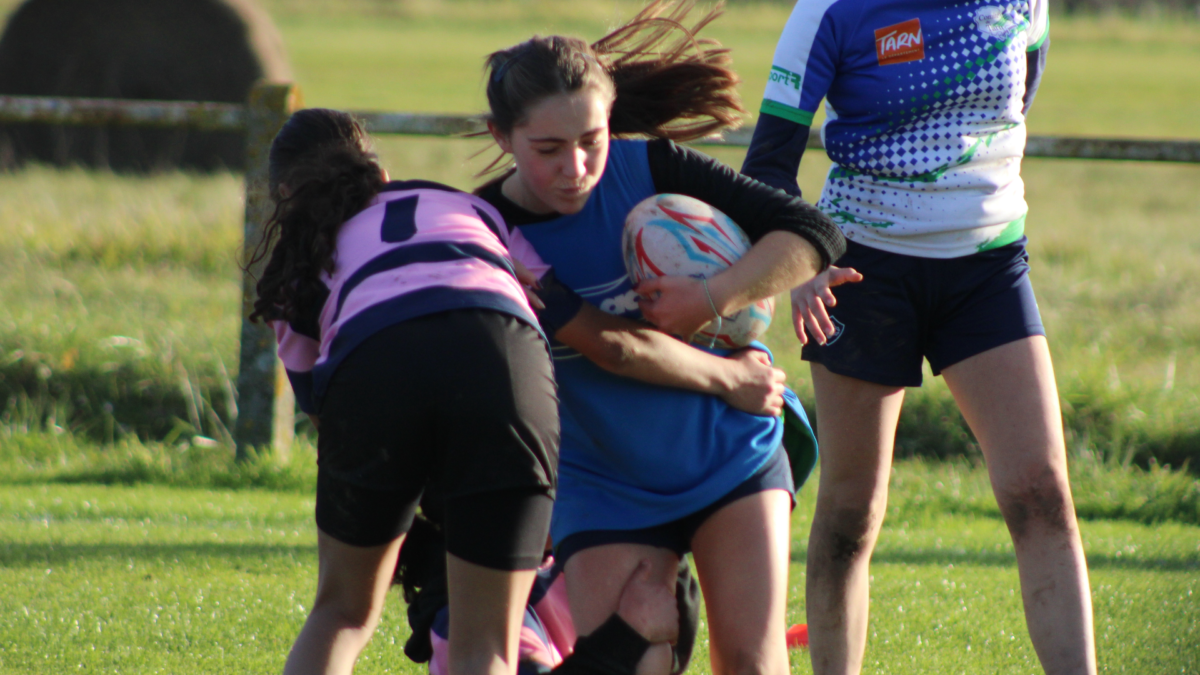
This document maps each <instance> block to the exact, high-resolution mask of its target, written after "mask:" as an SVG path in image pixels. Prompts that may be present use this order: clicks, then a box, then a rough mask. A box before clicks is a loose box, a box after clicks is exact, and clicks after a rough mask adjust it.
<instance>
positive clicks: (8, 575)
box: [0, 462, 1200, 674]
mask: <svg viewBox="0 0 1200 675" xmlns="http://www.w3.org/2000/svg"><path fill="white" fill-rule="evenodd" d="M930 471H931V469H930V468H929V467H928V466H927V465H924V464H920V463H909V462H901V463H899V464H898V466H897V468H896V470H895V476H894V478H893V483H894V486H895V489H894V492H893V495H894V497H893V504H892V507H891V509H890V510H889V513H888V520H887V522H886V524H885V527H884V531H883V534H882V536H881V538H880V543H879V547H878V550H877V553H876V556H875V562H874V564H873V566H872V577H873V597H874V601H873V605H872V609H873V615H872V628H871V630H872V636H871V642H870V646H869V647H868V651H867V664H868V670H869V671H873V672H917V671H928V672H948V673H950V672H952V673H959V672H967V673H976V672H1004V673H1012V672H1017V673H1021V672H1030V673H1032V672H1037V665H1036V660H1035V657H1034V655H1033V651H1032V647H1031V646H1030V644H1029V641H1028V637H1027V636H1026V634H1025V630H1024V622H1023V618H1022V611H1021V606H1020V597H1019V595H1018V594H1017V591H1016V587H1017V586H1016V584H1017V579H1016V571H1015V567H1014V559H1013V555H1012V551H1011V545H1010V544H1009V542H1008V535H1007V533H1006V531H1005V529H1004V525H1003V523H1002V522H1001V521H1000V520H999V519H997V518H995V517H992V516H988V515H983V514H968V513H953V514H948V515H947V514H937V515H936V516H933V515H931V513H930V512H929V511H928V510H926V509H925V508H924V507H923V506H922V505H921V503H920V502H921V495H929V494H930V493H932V494H934V495H936V494H939V493H944V494H945V495H949V494H951V493H952V492H953V491H954V490H955V489H956V488H955V487H954V485H953V484H952V482H947V481H946V480H943V481H940V482H938V481H934V482H928V480H929V478H930ZM934 473H936V470H934ZM959 473H960V474H961V475H960V479H961V480H962V481H965V482H967V483H972V484H973V483H977V482H978V481H979V480H980V477H979V475H978V471H976V470H971V469H968V468H966V467H960V468H959ZM941 478H947V476H944V475H942V476H941ZM957 489H959V490H961V489H962V488H961V486H960V487H959V488H957ZM812 499H813V490H811V489H808V490H804V491H803V492H802V493H801V498H800V504H799V505H798V506H797V508H796V511H795V514H794V516H793V550H792V558H793V561H794V564H793V565H792V567H791V570H790V579H791V581H790V584H791V587H792V589H793V590H792V591H791V593H790V594H789V598H790V602H789V611H788V620H789V622H790V623H794V622H802V621H804V606H803V578H804V576H803V575H804V566H803V560H804V556H805V550H806V544H805V542H806V539H807V531H808V527H809V525H810V518H811V513H812ZM312 509H313V501H312V498H311V496H309V495H308V494H306V493H297V492H291V491H285V492H274V491H261V490H259V491H244V490H243V491H228V490H199V489H188V488H170V487H155V486H139V487H128V486H121V485H113V486H97V485H54V484H50V485H8V486H5V488H4V489H3V490H0V584H3V587H4V588H5V589H6V593H5V594H4V595H3V597H0V672H4V673H42V672H66V671H68V670H69V671H71V672H113V671H118V672H131V673H142V672H145V673H150V672H191V673H196V672H225V671H229V670H233V669H236V670H239V671H243V672H263V671H271V670H274V671H278V670H279V668H280V667H281V665H282V662H283V659H284V657H285V655H286V653H287V650H288V648H289V646H290V644H291V641H292V640H293V639H294V637H295V634H296V633H297V632H298V630H299V627H300V625H301V623H302V622H303V619H304V616H305V613H306V612H305V610H306V608H307V607H309V606H310V605H309V603H311V601H312V593H313V588H314V583H315V577H316V554H315V545H314V543H315V533H314V529H313V525H312ZM1082 528H1083V539H1084V545H1085V549H1086V551H1087V555H1088V558H1089V561H1090V564H1091V570H1092V572H1091V580H1092V588H1093V598H1094V603H1095V610H1096V626H1097V647H1098V653H1099V659H1100V665H1101V670H1102V672H1112V673H1117V672H1176V673H1179V672H1183V673H1188V672H1197V670H1198V669H1200V652H1198V651H1197V650H1196V649H1195V645H1196V644H1197V643H1198V641H1200V603H1197V601H1196V597H1197V596H1200V574H1198V573H1197V572H1198V571H1200V547H1198V546H1197V542H1198V541H1200V527H1197V526H1195V525H1184V524H1179V523H1160V524H1158V525H1155V526H1147V525H1142V524H1137V523H1130V522H1112V521H1106V522H1084V523H1083V524H1082ZM407 634H408V629H407V624H406V622H405V619H404V614H403V603H401V602H400V601H399V598H398V597H397V595H393V596H392V598H391V599H390V601H389V605H388V608H387V610H386V612H385V614H384V619H383V624H382V626H381V628H380V631H379V633H378V634H377V635H376V638H375V640H374V641H373V642H372V643H371V645H370V647H369V648H368V650H367V652H366V653H365V654H364V658H363V661H362V662H361V665H360V668H359V669H358V670H357V671H356V672H360V673H376V672H406V673H414V674H415V673H419V672H423V668H420V667H418V666H415V665H413V664H411V663H409V662H407V660H406V659H405V658H404V656H403V654H402V653H401V647H402V645H403V642H404V640H405V639H406V637H407ZM704 638H705V633H702V634H701V639H700V643H699V644H700V647H699V648H698V654H697V660H696V662H695V663H696V664H697V665H696V669H695V672H701V673H705V672H708V668H707V665H706V661H707V658H706V654H705V647H704V645H705V644H706V643H705V639H704ZM792 665H793V672H797V673H807V672H811V670H810V667H809V665H808V662H807V656H806V654H804V653H803V652H794V653H793V664H792Z"/></svg>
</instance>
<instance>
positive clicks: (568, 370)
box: [519, 141, 798, 542]
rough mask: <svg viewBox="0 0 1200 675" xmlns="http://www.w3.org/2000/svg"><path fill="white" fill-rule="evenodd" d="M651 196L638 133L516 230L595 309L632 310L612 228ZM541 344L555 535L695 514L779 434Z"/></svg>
mask: <svg viewBox="0 0 1200 675" xmlns="http://www.w3.org/2000/svg"><path fill="white" fill-rule="evenodd" d="M654 193H655V186H654V181H653V179H652V177H651V175H650V168H649V163H648V161H647V155H646V143H645V141H613V142H612V144H611V146H610V149H609V155H608V164H607V165H606V167H605V170H604V175H603V177H602V178H601V181H600V184H599V185H598V186H597V187H596V189H595V190H594V191H593V192H592V194H591V197H590V198H589V200H588V202H587V205H586V206H585V207H584V209H583V210H582V211H581V212H579V213H576V214H572V215H566V216H560V217H557V218H554V219H551V220H547V221H542V222H536V223H531V224H526V225H521V226H520V228H519V229H520V231H521V233H522V234H523V235H524V236H525V238H526V239H527V240H528V241H529V242H530V243H531V244H533V247H534V249H536V251H537V253H538V255H539V256H540V257H541V259H542V260H544V261H545V262H546V263H548V264H549V265H551V266H552V267H553V268H554V274H555V275H556V277H557V279H558V281H559V282H561V283H563V284H564V285H566V286H567V287H568V288H570V289H572V290H573V291H574V292H576V293H578V294H579V295H580V296H582V297H583V298H584V299H585V300H587V301H588V302H590V303H591V304H593V305H595V306H596V307H599V308H600V309H601V310H602V311H604V312H607V313H609V314H616V315H620V316H625V317H628V318H632V319H640V318H641V312H640V310H639V308H638V304H637V302H636V297H637V294H636V293H635V292H634V291H633V287H632V284H631V282H630V280H629V277H628V275H627V274H626V271H625V263H624V260H623V258H622V255H621V232H622V230H623V228H624V224H625V216H626V215H627V214H628V213H629V211H630V210H631V209H632V208H633V207H634V205H636V204H637V203H638V202H640V201H641V200H643V199H645V198H646V197H649V196H650V195H652V194H654ZM552 351H553V355H554V365H555V377H556V379H557V380H558V386H559V398H560V405H559V414H560V417H561V420H562V444H561V449H560V459H559V469H558V480H559V483H558V498H557V502H556V503H555V507H554V520H553V522H552V524H551V535H552V537H553V539H554V541H556V542H558V541H562V539H563V538H564V537H566V536H568V535H570V534H574V533H576V532H583V531H589V530H625V529H639V528H644V527H650V526H653V525H659V524H662V523H666V522H669V521H672V520H675V519H678V518H681V517H683V516H685V515H688V514H691V513H693V512H695V511H698V510H700V509H702V508H704V507H705V506H708V505H709V504H711V503H713V502H714V501H716V500H717V499H719V498H721V497H722V496H724V495H725V494H726V493H728V492H729V491H730V490H732V489H733V488H734V487H736V486H737V485H739V484H740V483H742V482H743V481H745V480H746V479H747V478H749V477H750V476H751V475H753V474H754V472H755V471H757V470H758V469H759V468H761V467H762V466H763V465H764V464H765V463H766V461H767V460H768V459H769V458H770V456H771V454H772V453H773V452H775V450H776V449H777V448H778V447H779V446H780V444H781V442H782V440H783V432H784V429H783V422H782V420H781V419H779V418H773V417H762V416H757V415H751V414H748V413H744V412H741V411H739V410H735V409H734V408H731V407H730V406H729V405H728V404H726V403H725V402H724V401H722V400H721V399H719V398H717V397H715V396H710V395H707V394H700V393H694V392H690V391H685V390H682V389H674V388H669V387H660V386H656V385H651V384H646V383H643V382H639V381H636V380H632V379H629V378H625V377H619V376H617V375H613V374H611V373H609V372H607V371H605V370H603V369H601V368H600V367H599V366H596V365H595V364H593V363H592V362H591V361H589V360H588V359H587V358H585V357H584V356H582V355H581V354H579V353H578V352H576V351H574V350H573V349H571V348H570V347H567V346H565V345H562V344H554V345H553V348H552ZM714 352H716V353H724V352H720V351H719V350H714ZM789 396H791V395H790V392H789ZM791 402H792V403H793V404H795V403H796V401H795V399H794V396H792V397H791ZM796 407H798V406H796Z"/></svg>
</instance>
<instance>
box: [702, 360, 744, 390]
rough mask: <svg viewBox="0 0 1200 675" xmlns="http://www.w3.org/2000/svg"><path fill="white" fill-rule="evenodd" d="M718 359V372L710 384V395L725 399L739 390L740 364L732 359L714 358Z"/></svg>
mask: <svg viewBox="0 0 1200 675" xmlns="http://www.w3.org/2000/svg"><path fill="white" fill-rule="evenodd" d="M714 358H716V359H718V363H717V369H716V372H715V373H714V374H713V377H712V380H711V381H710V382H709V386H708V393H710V394H712V395H714V396H717V397H720V398H724V397H725V396H728V395H729V394H730V393H732V392H733V391H734V390H735V389H737V380H738V377H737V369H738V367H739V364H738V362H737V361H734V360H733V359H730V358H725V357H720V356H714Z"/></svg>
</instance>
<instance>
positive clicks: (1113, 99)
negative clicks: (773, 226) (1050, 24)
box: [0, 0, 1200, 470]
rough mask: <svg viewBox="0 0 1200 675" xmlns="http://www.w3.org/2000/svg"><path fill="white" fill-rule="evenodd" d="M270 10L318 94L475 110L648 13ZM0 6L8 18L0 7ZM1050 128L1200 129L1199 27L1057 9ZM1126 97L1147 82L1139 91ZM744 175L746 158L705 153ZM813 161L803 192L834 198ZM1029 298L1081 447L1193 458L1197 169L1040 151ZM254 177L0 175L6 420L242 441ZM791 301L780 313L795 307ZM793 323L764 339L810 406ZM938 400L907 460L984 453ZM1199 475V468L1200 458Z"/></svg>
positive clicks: (423, 170)
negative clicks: (539, 57)
mask: <svg viewBox="0 0 1200 675" xmlns="http://www.w3.org/2000/svg"><path fill="white" fill-rule="evenodd" d="M322 2H323V0H304V1H303V2H302V1H301V0H296V1H295V2H290V1H285V0H277V1H275V2H269V3H267V4H268V7H270V8H272V9H274V10H278V11H277V14H276V18H277V20H278V21H279V23H280V26H281V28H282V30H283V33H284V35H285V38H286V40H287V43H288V47H289V49H290V51H291V54H292V58H293V61H294V63H295V66H296V72H297V75H298V78H299V81H300V83H301V86H302V87H303V88H304V90H305V92H306V94H307V96H308V102H309V103H310V104H316V105H330V106H335V107H348V108H372V107H374V108H388V109H400V110H442V111H456V112H472V111H476V110H479V109H480V108H481V107H482V97H481V90H480V82H479V64H480V63H481V59H482V56H483V55H484V54H485V53H486V52H487V51H489V50H490V49H494V48H497V47H499V46H503V45H506V44H510V43H512V42H514V41H516V40H519V39H523V38H524V37H527V36H528V35H530V34H532V33H534V32H543V33H544V32H550V31H558V30H561V31H566V32H572V33H576V34H581V35H584V36H592V37H597V36H599V35H600V34H602V33H603V31H604V30H606V29H607V28H608V27H611V26H612V25H613V24H614V23H615V22H617V21H619V20H620V19H621V18H624V17H628V16H629V15H630V14H632V12H633V11H634V10H635V8H636V7H637V6H639V4H640V3H638V2H634V1H632V0H621V1H616V0H613V1H601V0H595V1H592V2H580V3H561V2H550V1H549V0H528V1H520V2H518V1H516V0H503V1H499V2H489V3H481V2H478V1H476V0H454V1H445V2H434V1H433V0H413V1H411V2H377V1H376V0H355V1H354V2H352V3H350V4H341V3H339V5H338V6H339V7H341V8H342V9H343V10H345V11H340V12H332V11H331V10H330V7H329V6H326V5H323V4H322ZM2 7H3V6H2V5H0V8H2ZM787 11H788V8H787V7H785V6H782V5H778V4H772V3H739V4H737V5H734V6H731V7H730V9H729V12H728V14H727V15H726V16H725V17H723V18H722V19H720V20H719V21H718V22H717V23H716V24H714V25H713V26H712V27H711V34H712V35H713V36H715V37H718V38H720V39H721V40H722V41H723V42H725V43H727V44H728V45H730V46H731V47H733V49H734V56H735V64H736V65H737V66H738V68H739V70H740V72H741V73H742V75H743V77H744V78H745V79H746V82H745V84H744V85H743V87H742V92H743V96H744V98H745V99H746V100H747V101H748V103H749V106H750V107H751V108H754V107H755V101H756V100H757V97H758V96H759V93H760V92H761V91H762V86H763V78H764V77H765V72H764V71H765V64H767V63H768V62H769V59H770V54H771V51H772V50H773V48H774V43H775V40H776V39H777V36H778V31H779V29H780V26H781V25H782V21H783V20H784V18H786V15H787ZM1053 35H1054V37H1053V39H1054V46H1053V47H1052V54H1051V62H1050V68H1049V71H1048V72H1047V75H1046V79H1045V80H1044V82H1043V85H1042V90H1041V92H1040V93H1039V96H1038V100H1037V102H1036V103H1035V106H1034V110H1033V114H1032V117H1031V129H1032V131H1033V132H1035V133H1104V134H1112V135H1140V136H1172V135H1183V136H1192V137H1200V116H1197V115H1194V114H1191V108H1192V107H1194V106H1191V105H1190V103H1189V102H1191V101H1195V100H1200V69H1195V68H1191V67H1190V66H1188V64H1190V63H1192V62H1194V61H1195V59H1196V57H1197V56H1198V55H1200V38H1198V37H1197V35H1200V33H1197V31H1195V30H1194V26H1191V25H1188V24H1182V25H1175V24H1172V23H1169V22H1163V21H1143V22H1134V21H1129V20H1125V19H1120V18H1113V17H1108V18H1103V17H1101V18H1082V19H1075V18H1061V19H1056V21H1055V23H1054V28H1053ZM1131 87H1134V89H1131ZM379 145H380V152H381V155H382V156H383V158H384V160H385V163H386V164H387V165H388V166H389V168H390V169H391V171H392V174H393V175H394V176H398V177H421V178H429V179H433V180H440V181H443V182H446V183H450V184H452V185H457V186H460V187H470V186H472V185H473V184H475V180H474V179H473V177H472V176H473V174H474V172H475V171H477V170H478V169H479V168H481V167H482V165H483V161H482V160H480V159H479V158H475V159H472V155H473V154H474V153H475V152H477V151H479V150H481V149H485V148H486V144H484V143H481V142H478V141H461V140H451V141H447V140H438V139H428V138H408V139H398V138H386V139H381V141H380V144H379ZM712 152H713V153H714V154H716V155H717V156H718V157H720V158H721V159H723V160H725V161H727V162H729V163H730V164H733V165H734V166H737V165H739V164H740V162H741V155H742V151H740V150H737V149H713V150H712ZM827 165H828V163H827V159H826V158H825V157H824V155H822V154H821V153H815V152H814V153H809V155H808V156H806V157H805V160H804V162H803V165H802V167H801V176H800V180H801V185H802V186H803V187H804V190H805V193H806V194H807V195H809V196H810V198H815V195H816V194H817V193H818V192H819V190H820V185H821V183H822V181H823V176H824V171H825V169H826V167H827ZM1024 175H1025V179H1026V186H1027V193H1028V199H1029V202H1030V206H1031V210H1030V216H1029V221H1028V223H1029V225H1028V229H1029V236H1030V252H1031V255H1032V264H1033V267H1034V273H1033V274H1034V283H1035V286H1036V288H1037V291H1038V300H1039V303H1040V306H1041V309H1042V312H1043V316H1044V318H1045V321H1046V326H1047V330H1048V333H1049V337H1050V344H1051V348H1052V351H1053V354H1054V359H1055V363H1056V372H1057V375H1058V378H1059V384H1060V391H1061V394H1062V400H1063V409H1064V415H1065V419H1066V425H1067V430H1068V437H1069V443H1070V446H1071V449H1072V452H1073V453H1074V454H1076V455H1078V456H1092V457H1096V458H1098V459H1099V460H1101V461H1103V462H1108V463H1112V464H1117V465H1128V464H1138V465H1141V466H1143V467H1149V466H1150V465H1151V460H1152V459H1156V461H1157V462H1158V463H1160V464H1170V465H1172V466H1176V467H1178V466H1181V465H1183V464H1184V463H1186V462H1187V461H1188V459H1189V458H1190V457H1194V456H1195V455H1196V454H1197V453H1198V452H1200V401H1198V400H1197V397H1198V393H1200V293H1197V291H1198V290H1200V230H1197V228H1196V227H1195V219H1196V214H1197V213H1200V194H1198V193H1197V191H1196V190H1195V185H1196V184H1197V182H1198V180H1200V167H1196V166H1179V165H1175V166H1170V165H1148V164H1133V163H1119V162H1082V161H1078V162H1076V161H1059V160H1054V161H1051V160H1027V161H1026V164H1025V170H1024ZM241 191H242V187H241V179H240V178H239V177H238V176H234V175H229V174H217V175H211V176H193V175H182V174H163V175H158V176H152V177H141V178H139V177H128V176H123V177H117V176H112V175H107V174H95V173H86V172H82V171H53V170H48V169H43V168H38V167H30V168H27V169H24V170H22V171H19V172H16V173H11V174H5V175H2V176H0V299H2V300H0V425H2V426H4V427H5V428H8V429H12V430H20V429H28V430H48V431H49V432H51V433H55V432H58V431H69V432H71V433H73V434H75V435H77V436H78V437H79V438H88V439H92V440H95V441H102V442H116V441H120V440H122V439H130V438H141V439H146V440H150V439H164V438H168V437H171V436H172V435H174V436H175V437H191V436H202V437H208V438H212V439H215V440H218V441H222V440H227V438H226V437H227V433H228V429H229V428H231V426H232V425H231V423H232V419H233V416H234V414H235V412H236V407H235V402H234V401H233V398H232V382H233V381H234V378H235V377H236V352H237V349H236V348H237V342H236V341H237V333H238V323H239V317H238V308H239V306H240V303H239V294H240V290H239V285H238V283H239V282H238V279H239V271H238V269H237V266H236V257H237V251H238V248H239V247H240V236H241V225H240V221H241V213H242V203H241ZM784 306H786V305H784ZM784 319H785V312H783V311H781V312H780V321H778V322H777V323H776V326H775V327H774V328H773V332H772V333H771V336H770V338H771V344H772V347H773V348H774V349H775V350H776V352H777V353H778V355H779V358H780V362H781V363H782V364H783V365H784V366H785V368H786V369H787V370H788V371H789V373H790V374H791V378H792V379H791V381H792V383H793V385H794V386H796V387H797V389H798V390H799V391H800V392H801V393H802V395H804V396H805V397H806V398H808V399H809V400H811V392H810V391H809V389H808V385H807V383H806V379H807V378H806V375H807V367H806V366H805V365H804V364H802V363H801V362H800V360H799V355H798V353H799V349H798V345H797V344H796V342H795V340H794V339H792V338H791V337H790V336H789V335H788V329H787V326H786V321H785V320H784ZM975 452H976V451H975V450H974V441H973V439H972V437H971V435H970V433H969V431H968V430H967V429H966V427H965V424H964V423H963V422H962V419H961V417H960V416H959V415H958V413H957V411H956V409H955V407H954V404H953V402H952V400H951V399H950V397H949V394H948V392H947V391H946V389H945V387H944V385H942V384H941V383H940V381H938V380H934V379H932V378H928V379H927V385H926V387H925V388H923V389H919V390H911V391H910V392H908V401H907V404H906V410H905V414H904V416H903V418H902V420H901V425H900V430H899V433H898V453H899V454H901V455H921V456H933V457H943V456H972V455H973V453H975ZM1191 468H1192V469H1194V470H1196V469H1200V462H1194V461H1193V462H1192V464H1191Z"/></svg>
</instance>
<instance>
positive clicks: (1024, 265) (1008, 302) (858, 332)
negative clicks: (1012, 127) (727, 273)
mask: <svg viewBox="0 0 1200 675" xmlns="http://www.w3.org/2000/svg"><path fill="white" fill-rule="evenodd" d="M1025 241H1026V239H1025V238H1024V237H1022V238H1021V239H1019V240H1017V241H1016V242H1013V243H1012V244H1009V245H1008V246H1001V247H999V248H995V249H992V250H990V251H983V252H981V253H976V254H974V255H969V256H963V257H961V258H947V259H941V258H918V257H915V256H908V255H900V254H897V253H888V252H886V251H881V250H879V249H876V248H871V247H869V246H863V245H862V244H857V243H855V242H852V241H851V242H847V247H846V254H845V255H843V256H842V257H841V258H840V259H838V261H837V266H838V267H853V268H854V269H856V270H858V271H859V272H861V273H862V275H863V280H862V281H860V282H859V283H856V284H845V285H843V286H839V287H837V288H835V289H834V290H833V293H834V295H835V296H836V297H837V306H836V307H835V308H834V309H833V311H832V312H830V318H832V319H833V323H834V326H836V328H837V332H836V333H834V335H833V337H832V338H830V339H829V341H828V342H827V343H826V344H824V345H818V344H817V343H816V341H814V340H812V339H811V338H810V340H809V343H808V344H807V345H805V347H804V350H803V352H802V353H803V358H804V360H805V361H812V362H815V363H820V364H821V365H823V366H825V367H826V368H828V369H829V371H830V372H833V373H837V374H838V375H845V376H847V377H853V378H857V379H860V380H865V381H867V382H874V383H876V384H883V385H888V386H893V387H919V386H920V385H921V359H922V358H924V359H928V360H929V366H930V369H931V370H932V371H933V374H934V375H940V374H941V372H942V370H943V369H945V368H947V367H949V366H952V365H954V364H955V363H958V362H959V361H962V360H964V359H967V358H970V357H972V356H975V355H976V354H982V353H983V352H985V351H987V350H989V349H992V348H994V347H999V346H1000V345H1003V344H1008V343H1009V342H1015V341H1016V340H1021V339H1023V338H1027V337H1030V336H1033V335H1045V334H1046V330H1045V328H1043V326H1042V319H1041V315H1040V314H1039V313H1038V307H1037V300H1035V299H1034V297H1033V285H1032V284H1031V283H1030V281H1029V255H1028V254H1027V253H1026V252H1025Z"/></svg>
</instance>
